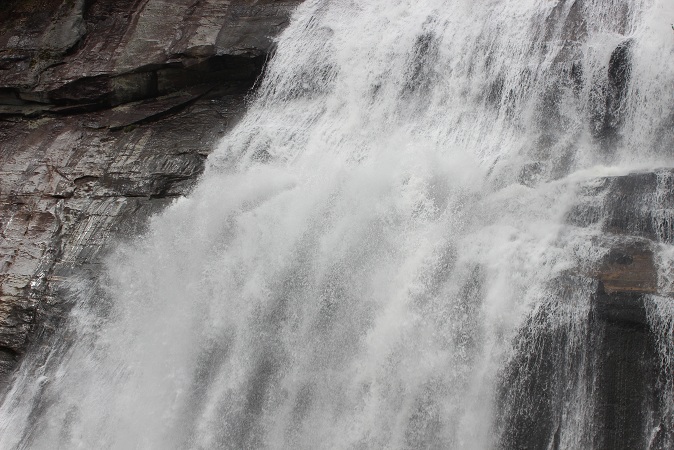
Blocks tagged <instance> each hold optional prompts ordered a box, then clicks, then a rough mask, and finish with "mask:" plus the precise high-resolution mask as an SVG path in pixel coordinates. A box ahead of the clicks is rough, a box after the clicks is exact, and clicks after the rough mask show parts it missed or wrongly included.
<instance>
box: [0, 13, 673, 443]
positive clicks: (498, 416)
mask: <svg viewBox="0 0 674 450" xmlns="http://www.w3.org/2000/svg"><path fill="white" fill-rule="evenodd" d="M663 17H669V18H671V17H674V5H672V4H671V2H670V1H669V0H635V1H631V2H627V1H620V0H575V1H561V0H560V1H548V0H526V1H523V0H500V1H497V0H494V1H486V2H475V1H473V0H453V1H447V0H422V1H411V0H368V1H366V2H356V1H349V0H331V1H330V0H308V1H307V2H305V3H304V4H303V5H301V6H300V7H299V9H298V10H297V11H296V13H295V15H294V18H293V21H292V23H291V24H290V26H289V27H288V29H287V30H286V31H285V32H284V34H283V35H282V36H281V37H280V39H279V42H278V48H277V52H276V54H275V56H274V58H273V59H272V60H271V61H270V63H269V67H268V68H267V70H266V73H265V77H264V79H263V80H262V81H261V85H260V87H259V90H258V92H257V94H256V96H255V98H254V99H253V101H252V102H251V105H250V110H249V112H248V113H247V115H246V116H245V117H244V118H243V119H242V121H241V122H240V123H239V124H238V125H237V127H236V128H235V129H234V130H233V131H232V132H231V133H230V134H229V135H228V136H227V137H225V138H224V140H223V141H222V142H221V144H220V145H219V147H218V148H217V149H216V150H215V151H214V153H213V154H212V155H211V156H210V157H209V161H208V167H207V170H206V173H205V174H204V175H203V177H202V179H201V180H200V182H199V184H198V186H197V187H196V188H195V190H194V191H193V192H192V193H191V195H190V196H189V197H187V198H181V199H178V200H176V201H175V203H174V204H173V205H172V206H171V207H170V208H168V209H167V210H166V211H165V212H163V213H162V214H160V215H158V216H156V217H154V218H153V219H152V220H151V223H150V225H149V228H148V231H147V233H146V234H144V235H143V236H142V237H140V238H138V239H135V240H134V241H133V242H131V243H125V244H120V245H119V247H118V249H117V250H116V251H115V253H114V254H113V255H111V256H110V258H109V259H108V262H107V265H106V267H105V270H104V272H103V276H102V278H101V280H98V281H97V282H96V283H92V282H90V281H85V280H83V281H81V282H80V283H78V284H77V285H76V286H75V287H74V288H73V292H72V296H73V298H74V299H76V302H77V305H76V306H75V307H74V308H73V312H72V318H71V320H70V322H69V324H68V327H67V329H66V330H62V332H60V334H59V335H58V336H57V339H58V341H57V342H59V344H58V345H56V344H55V347H54V350H53V351H52V352H51V354H50V355H49V358H48V359H47V361H37V360H30V359H28V360H27V361H26V363H25V364H24V365H23V367H22V372H21V374H20V375H19V377H18V379H17V381H16V383H15V384H14V387H13V389H12V391H11V392H10V393H9V394H8V396H7V398H6V399H5V401H4V403H3V405H2V408H1V409H0V429H1V430H2V431H1V432H0V447H2V448H37V449H43V448H44V449H47V448H116V449H117V448H118V449H129V448H144V449H145V448H148V449H149V448H153V449H154V448H156V449H167V448H194V449H207V448H232V449H244V448H466V449H485V448H493V447H497V448H498V447H502V448H512V445H513V442H519V441H520V440H521V439H523V437H522V436H520V435H519V434H521V433H523V432H525V431H526V426H528V425H531V422H532V421H534V422H535V421H536V420H538V419H539V417H540V418H541V419H540V420H543V419H545V420H549V421H550V423H551V424H554V425H550V427H548V429H545V430H544V431H543V432H542V433H543V435H544V438H545V440H546V441H545V442H547V443H548V448H551V449H552V448H554V449H558V448H568V449H572V448H592V447H593V446H595V445H599V444H597V443H596V434H597V433H598V431H597V430H596V426H597V424H596V423H595V422H594V421H593V415H592V411H593V407H594V406H593V398H594V397H593V395H592V392H594V391H593V389H594V387H593V386H592V382H593V381H592V380H591V379H589V378H588V377H587V376H586V374H587V373H588V370H590V366H591V365H592V361H589V360H587V358H586V357H585V356H583V353H582V348H583V346H584V345H585V343H584V339H585V337H586V336H587V334H588V327H590V326H591V324H590V322H587V317H588V315H590V314H591V311H590V310H591V305H590V298H591V297H592V296H593V295H594V292H595V291H596V289H597V286H596V282H594V281H592V279H591V277H588V276H586V275H587V274H588V273H590V272H592V270H593V269H592V267H594V266H595V265H596V264H598V263H599V262H600V261H601V260H602V258H604V257H605V256H606V254H607V252H608V251H609V249H608V247H606V246H605V245H602V244H601V243H599V241H600V238H601V235H602V233H603V231H602V221H601V220H598V221H596V223H595V224H593V225H590V226H584V227H581V226H574V225H572V224H570V223H569V220H568V215H569V211H571V210H572V208H573V207H574V206H576V205H578V204H580V203H582V202H583V201H587V202H597V203H599V204H601V202H602V201H603V198H601V197H597V196H595V195H594V194H592V192H594V191H593V189H594V188H595V187H596V186H597V185H598V183H599V181H597V180H599V179H601V177H608V176H616V175H624V174H627V173H630V172H633V171H645V170H650V171H652V170H655V169H658V168H661V167H674V153H673V152H672V149H673V148H674V129H673V127H672V123H673V122H672V121H673V120H674V112H673V110H672V105H674V90H672V86H674V36H673V35H672V32H671V29H670V25H669V22H668V19H667V20H665V19H663ZM590 197H591V198H590ZM661 212H662V214H663V216H662V217H660V218H659V219H658V220H660V222H658V223H665V222H666V221H667V220H669V221H670V222H668V223H670V224H671V223H674V222H671V221H672V217H671V210H669V209H663V210H661ZM670 228H671V227H670ZM670 228H667V227H665V232H666V231H667V230H669V229H670ZM665 232H663V233H665ZM660 240H661V242H660V244H659V245H660V247H659V251H658V255H659V258H660V259H659V261H660V262H661V263H660V267H661V269H662V270H661V271H662V275H661V278H662V281H661V285H660V286H659V288H658V289H659V291H658V292H657V293H655V294H654V296H653V299H652V300H651V302H650V303H649V305H651V306H650V307H649V309H648V318H649V321H650V323H651V324H652V327H653V329H654V330H657V331H656V332H655V334H656V335H658V336H660V338H659V339H660V340H659V342H660V346H659V348H660V351H661V352H662V355H663V363H662V364H663V368H662V373H663V374H665V375H663V377H664V378H663V379H662V380H661V383H662V386H663V387H662V389H661V395H662V396H663V399H664V400H663V404H667V403H668V401H671V399H672V397H671V395H672V381H671V379H668V378H667V375H666V373H667V370H670V371H671V366H672V362H671V355H672V349H671V345H668V343H667V336H668V335H669V336H670V338H671V327H672V319H671V317H672V316H671V314H672V308H671V305H669V304H668V303H667V301H671V299H669V298H668V297H664V296H666V295H668V294H670V293H671V290H668V289H670V288H671V279H668V278H667V277H668V276H669V274H671V267H672V266H671V255H672V245H673V242H672V235H671V233H670V234H669V235H666V234H662V236H661V239H660ZM668 255H669V256H668ZM668 258H669V259H668ZM667 261H669V262H667ZM668 280H669V281H668ZM668 283H669V284H668ZM668 305H669V306H668ZM544 336H547V337H546V338H545V339H544V338H543V337H544ZM550 336H552V337H550ZM548 354H555V355H558V358H557V359H556V360H555V361H557V362H556V363H555V364H557V365H554V364H552V363H551V364H552V365H551V366H550V367H549V368H548V369H546V370H547V371H546V372H544V373H547V374H548V375H549V380H548V381H545V383H549V386H557V385H559V384H560V383H563V384H564V383H565V384H566V385H567V386H568V389H566V390H559V391H558V392H554V393H551V394H550V395H551V398H550V404H552V403H554V404H557V405H563V406H559V407H558V410H555V411H553V410H552V409H549V410H548V409H542V410H531V411H529V410H527V411H525V410H523V409H522V405H521V402H522V401H523V400H522V398H524V397H526V396H527V395H529V393H531V392H535V391H536V389H546V387H545V386H542V387H541V385H540V383H541V380H537V379H535V377H533V376H532V374H531V373H530V372H527V371H528V370H530V369H531V368H532V367H534V366H537V365H539V364H543V363H542V362H541V361H539V359H540V358H542V357H543V356H545V355H548ZM555 380H556V381H555ZM537 383H538V384H537ZM667 396H669V397H667ZM668 399H669V400H668ZM670 409H671V408H670ZM662 415H663V417H669V418H670V419H669V420H674V419H672V411H671V410H670V411H665V412H663V413H662ZM662 423H663V422H659V423H658V424H655V423H654V424H650V425H648V424H647V425H644V427H647V426H650V428H649V430H644V433H646V434H648V433H649V432H651V431H653V430H654V429H655V428H657V427H658V426H662ZM670 423H671V422H670ZM653 433H655V434H657V431H653ZM658 439H661V438H658ZM658 442H662V441H658ZM663 445H664V444H663ZM663 448H664V447H663Z"/></svg>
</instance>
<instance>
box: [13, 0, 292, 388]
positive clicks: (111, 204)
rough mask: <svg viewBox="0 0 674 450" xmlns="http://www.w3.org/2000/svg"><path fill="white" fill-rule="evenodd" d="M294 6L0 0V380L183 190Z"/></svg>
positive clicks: (247, 1) (248, 1)
mask: <svg viewBox="0 0 674 450" xmlns="http://www.w3.org/2000/svg"><path fill="white" fill-rule="evenodd" d="M299 3H300V0H278V1H275V0H231V1H223V0H203V1H197V2H195V1H193V0H119V1H114V2H111V1H107V0H28V1H26V0H7V1H4V2H2V3H1V4H0V384H3V385H4V384H5V383H7V380H8V379H9V376H10V375H11V374H12V372H13V370H14V369H15V368H16V366H17V364H18V362H19V361H20V359H21V356H22V355H23V354H24V353H25V351H26V349H27V348H28V346H29V344H31V343H39V342H42V341H43V340H44V337H46V336H49V335H50V334H51V330H52V329H53V328H54V327H56V326H58V324H59V320H60V317H61V316H62V315H63V314H64V313H65V311H66V310H67V305H66V304H65V302H64V300H63V295H61V292H62V291H63V290H64V289H67V288H68V287H69V279H68V277H69V276H70V275H72V274H73V273H75V272H80V271H87V270H92V273H94V274H95V273H96V272H95V269H96V267H97V265H98V264H99V263H100V258H101V256H102V255H103V254H104V253H105V246H106V244H108V243H110V242H111V241H112V240H114V238H115V237H123V236H125V235H128V234H133V233H135V232H137V231H138V227H141V226H142V224H143V223H144V220H145V219H147V217H149V216H150V215H152V214H153V213H154V212H156V211H159V210H160V209H161V208H163V207H164V206H166V205H167V204H168V203H170V202H171V200H172V198H174V197H176V196H179V195H182V194H184V193H186V192H187V191H188V190H189V189H190V188H191V186H192V185H193V184H194V182H195V181H196V179H197V177H198V176H199V174H200V173H201V172H202V170H203V167H204V161H205V158H206V156H207V154H208V153H209V151H210V150H211V149H212V147H213V145H214V143H215V142H216V141H217V140H218V139H219V138H220V137H221V136H222V135H223V134H224V133H225V132H226V131H227V129H228V128H229V127H230V126H231V124H233V122H234V121H235V119H236V118H237V117H238V116H239V115H240V114H241V113H242V112H243V110H244V108H245V101H246V98H247V95H249V93H250V91H251V88H252V87H253V86H254V84H255V81H256V80H257V79H258V77H259V76H260V74H261V72H262V69H263V66H264V63H265V60H266V58H267V57H268V55H269V53H270V51H271V50H272V47H273V37H274V36H275V35H277V34H278V33H279V32H280V31H281V30H282V29H283V28H284V26H285V25H286V24H287V23H288V20H289V15H290V13H291V11H292V10H293V9H294V7H296V6H297V5H298V4H299Z"/></svg>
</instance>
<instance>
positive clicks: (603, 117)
mask: <svg viewBox="0 0 674 450" xmlns="http://www.w3.org/2000/svg"><path fill="white" fill-rule="evenodd" d="M632 43H633V41H632V40H630V39H628V40H626V41H624V42H622V43H621V44H620V45H618V46H617V47H616V48H615V50H613V53H611V58H610V60H609V63H608V70H607V74H606V75H607V77H606V79H602V80H600V81H599V82H598V84H597V85H596V86H595V87H594V91H593V95H592V96H591V98H592V99H593V100H594V102H593V105H592V113H591V122H592V127H591V131H592V133H593V135H594V137H595V138H597V139H598V140H599V141H600V142H601V143H602V146H603V147H604V149H605V150H606V151H607V152H612V151H613V149H614V148H615V146H616V145H617V143H618V142H619V139H620V129H621V127H622V122H623V110H624V104H623V103H624V100H625V97H626V94H627V89H628V86H629V82H630V78H631V72H632V62H631V58H632V56H631V48H632Z"/></svg>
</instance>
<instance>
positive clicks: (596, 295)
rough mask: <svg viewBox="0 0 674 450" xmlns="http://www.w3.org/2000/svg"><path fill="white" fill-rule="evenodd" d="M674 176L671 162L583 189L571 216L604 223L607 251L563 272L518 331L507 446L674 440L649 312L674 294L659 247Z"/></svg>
mask: <svg viewBox="0 0 674 450" xmlns="http://www.w3.org/2000/svg"><path fill="white" fill-rule="evenodd" d="M672 180H674V171H672V170H671V169H668V170H659V171H656V172H646V173H633V174H629V175H625V176H616V177H607V178H601V179H598V180H594V181H593V182H592V183H589V184H588V185H587V186H585V187H584V188H583V190H582V191H583V192H581V199H584V200H582V201H581V202H580V203H579V204H578V205H576V206H575V207H574V208H572V210H571V211H570V212H569V214H568V216H567V222H568V224H569V225H571V226H577V227H584V228H590V227H591V228H594V229H595V230H597V231H600V232H601V233H600V234H599V235H598V237H597V238H596V240H595V242H593V244H594V247H595V248H596V249H597V254H598V255H599V256H598V257H597V258H596V260H594V261H592V260H588V261H584V265H583V264H581V266H582V267H579V268H578V269H577V270H576V271H575V272H574V273H570V274H569V275H568V276H567V277H566V278H563V279H559V280H557V283H556V286H555V288H556V289H557V291H558V294H557V295H556V296H555V298H552V299H550V301H549V303H548V304H545V305H543V306H542V307H541V308H540V310H539V311H538V312H537V313H536V314H534V316H532V317H531V318H530V319H529V323H528V324H527V325H528V326H527V327H526V328H525V330H523V332H522V333H521V334H520V336H519V337H518V339H517V343H516V356H515V357H514V358H513V360H512V361H511V363H510V364H509V366H508V367H507V368H506V369H505V370H504V373H503V374H502V387H501V389H500V392H499V395H500V399H501V401H500V405H501V406H500V408H501V410H500V411H499V417H500V419H499V420H500V427H501V442H500V447H501V448H504V449H512V448H517V449H520V448H521V449H524V448H551V449H557V448H595V449H607V450H608V449H612V450H613V449H625V450H628V449H634V448H651V449H662V450H664V449H668V448H671V446H672V445H673V444H674V427H673V426H672V425H673V423H672V417H671V416H669V415H668V414H669V413H668V408H669V407H668V405H665V404H662V402H663V400H664V401H666V397H665V398H664V399H663V397H662V395H661V394H663V392H659V390H660V389H661V388H662V387H663V385H662V378H661V377H662V376H663V372H664V371H665V370H666V368H664V367H662V365H661V363H662V358H663V357H662V354H661V353H660V349H659V345H660V343H659V342H658V338H659V337H658V333H657V330H654V329H653V327H652V323H651V321H649V319H648V310H649V307H650V306H651V305H652V302H653V298H652V297H653V296H654V295H658V296H661V298H664V299H665V301H668V302H674V299H672V298H671V296H672V292H669V291H668V287H667V286H666V283H663V282H662V280H661V279H660V276H659V275H660V274H659V273H658V270H657V267H656V258H657V257H658V252H659V246H660V245H661V244H671V243H672V238H673V236H674V233H673V228H672V227H673V226H674V199H673V198H672V196H671V192H672V191H673V187H674V186H673V185H672ZM668 193H669V194H668ZM579 292H581V293H582V294H584V295H586V296H585V297H582V295H581V298H580V299H579V298H578V293H579ZM588 298H589V302H588ZM573 302H577V304H573ZM569 304H571V308H570V309H569V306H568V305H569ZM670 339H671V337H670ZM569 411H572V413H571V414H569ZM573 414H576V415H577V416H576V417H573ZM569 416H571V417H569ZM574 420H575V422H573V421H574ZM569 424H571V430H569V429H568V428H567V429H565V426H566V427H568V426H569ZM569 431H571V432H572V433H578V434H579V435H577V436H569ZM565 432H566V433H565Z"/></svg>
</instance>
